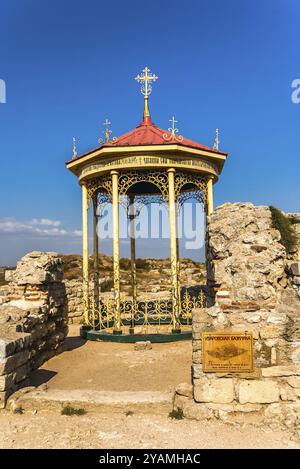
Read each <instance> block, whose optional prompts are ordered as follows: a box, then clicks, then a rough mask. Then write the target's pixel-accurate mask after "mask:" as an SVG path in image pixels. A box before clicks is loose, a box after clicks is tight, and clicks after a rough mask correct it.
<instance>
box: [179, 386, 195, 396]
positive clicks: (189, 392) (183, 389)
mask: <svg viewBox="0 0 300 469" xmlns="http://www.w3.org/2000/svg"><path fill="white" fill-rule="evenodd" d="M176 393H177V394H179V395H180V396H185V397H189V398H192V397H193V385H192V384H191V383H181V384H179V385H178V386H177V387H176Z"/></svg>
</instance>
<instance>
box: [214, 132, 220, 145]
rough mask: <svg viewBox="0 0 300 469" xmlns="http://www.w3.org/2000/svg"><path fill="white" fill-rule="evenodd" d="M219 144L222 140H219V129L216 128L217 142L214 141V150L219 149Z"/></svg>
mask: <svg viewBox="0 0 300 469" xmlns="http://www.w3.org/2000/svg"><path fill="white" fill-rule="evenodd" d="M219 144H220V140H219V129H216V137H215V143H214V146H213V148H214V150H219Z"/></svg>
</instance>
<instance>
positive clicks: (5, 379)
mask: <svg viewBox="0 0 300 469" xmlns="http://www.w3.org/2000/svg"><path fill="white" fill-rule="evenodd" d="M13 384H14V375H13V373H10V374H7V375H1V376H0V392H3V391H5V390H6V389H9V388H11V387H12V386H13Z"/></svg>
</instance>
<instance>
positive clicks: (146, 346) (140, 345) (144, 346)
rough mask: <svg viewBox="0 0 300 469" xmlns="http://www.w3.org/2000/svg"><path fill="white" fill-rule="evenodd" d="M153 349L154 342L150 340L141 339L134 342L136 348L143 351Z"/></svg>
mask: <svg viewBox="0 0 300 469" xmlns="http://www.w3.org/2000/svg"><path fill="white" fill-rule="evenodd" d="M151 349H152V344H151V342H150V340H145V341H140V342H136V343H135V344H134V350H138V351H141V350H151Z"/></svg>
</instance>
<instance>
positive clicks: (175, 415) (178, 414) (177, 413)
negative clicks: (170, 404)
mask: <svg viewBox="0 0 300 469" xmlns="http://www.w3.org/2000/svg"><path fill="white" fill-rule="evenodd" d="M169 417H170V418H171V419H175V420H182V419H183V411H182V409H176V410H175V409H174V410H172V412H170V413H169Z"/></svg>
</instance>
